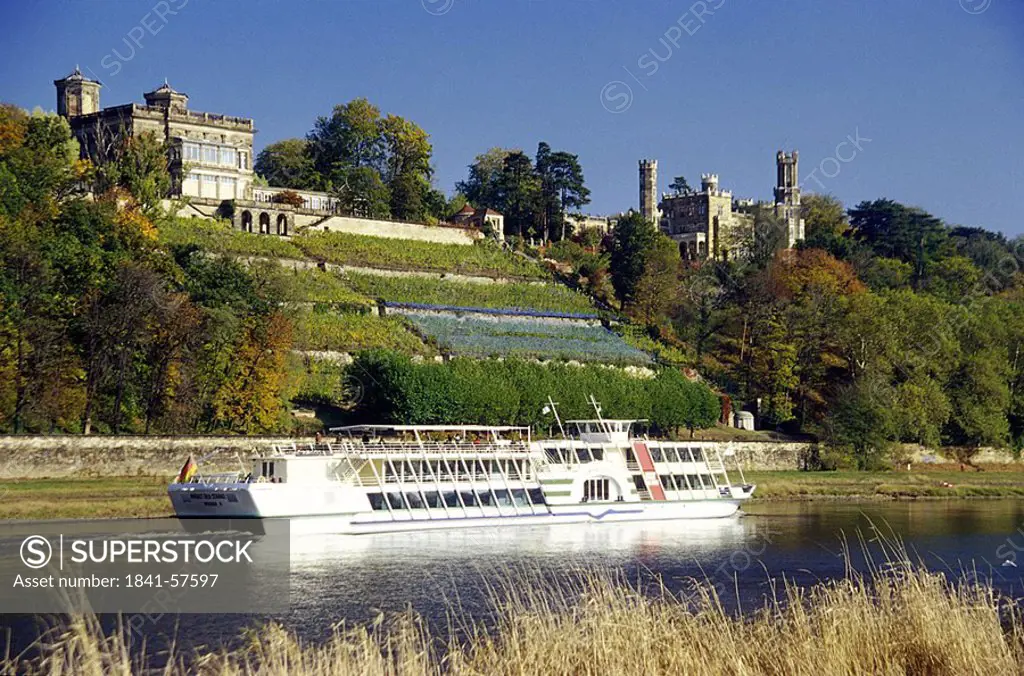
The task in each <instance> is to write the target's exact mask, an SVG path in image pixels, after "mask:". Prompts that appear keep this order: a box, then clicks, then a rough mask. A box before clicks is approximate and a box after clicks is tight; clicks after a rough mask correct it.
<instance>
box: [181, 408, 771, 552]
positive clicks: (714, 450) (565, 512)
mask: <svg viewBox="0 0 1024 676" xmlns="http://www.w3.org/2000/svg"><path fill="white" fill-rule="evenodd" d="M594 406H595V409H596V410H597V417H596V418H594V419H591V420H569V421H566V425H567V426H568V427H569V428H570V430H571V432H570V433H569V434H566V433H564V431H563V434H562V437H561V438H551V439H541V440H535V439H532V438H531V434H530V432H531V431H530V428H528V427H511V426H489V425H488V426H485V425H455V426H451V425H355V426H348V427H338V428H334V429H332V430H331V432H333V433H335V434H336V435H337V436H336V438H335V440H334V441H331V442H330V443H323V444H310V445H308V446H305V447H300V446H299V445H292V446H289V447H280V446H277V447H273V448H272V449H270V450H269V451H268V452H266V453H263V454H260V455H258V456H257V457H255V458H253V459H252V464H251V471H250V472H249V473H248V474H246V475H243V474H242V473H233V474H216V475H203V474H200V473H193V472H188V473H186V472H184V471H183V474H188V476H182V477H179V479H178V480H176V481H175V482H174V483H172V484H171V485H170V486H169V487H168V493H169V495H170V499H171V502H172V504H173V505H174V510H175V513H176V514H177V516H178V517H179V518H200V519H221V518H223V519H291V520H292V522H291V523H292V529H293V531H294V530H295V529H296V527H297V526H299V525H300V524H301V529H303V530H313V531H315V532H336V533H353V534H355V533H379V532H391V531H410V530H429V529H442V528H460V527H471V526H472V527H490V526H505V525H541V524H559V523H590V522H600V523H605V522H616V521H643V520H668V519H708V518H722V517H728V516H731V515H733V514H735V513H736V511H737V510H738V509H739V506H740V504H741V503H742V502H743V501H744V500H747V499H748V498H750V496H751V495H752V494H753V492H754V488H755V487H754V486H753V485H751V484H747V483H745V481H744V480H743V474H742V469H741V468H740V469H739V473H740V479H741V482H740V484H738V485H734V484H732V483H731V481H730V479H729V474H728V472H727V470H726V468H725V465H724V462H723V457H722V456H723V453H722V445H721V444H719V443H715V442H700V441H696V442H679V441H662V440H656V439H649V438H648V437H647V436H646V435H644V436H634V434H633V428H634V425H636V424H637V423H639V422H643V421H637V420H611V419H605V418H603V417H602V416H601V414H600V406H598V405H597V403H596V402H594ZM556 416H557V413H556ZM558 426H559V428H561V429H563V430H564V428H563V426H562V423H561V421H559V423H558ZM725 455H726V456H728V455H731V454H730V453H729V452H728V451H726V453H725Z"/></svg>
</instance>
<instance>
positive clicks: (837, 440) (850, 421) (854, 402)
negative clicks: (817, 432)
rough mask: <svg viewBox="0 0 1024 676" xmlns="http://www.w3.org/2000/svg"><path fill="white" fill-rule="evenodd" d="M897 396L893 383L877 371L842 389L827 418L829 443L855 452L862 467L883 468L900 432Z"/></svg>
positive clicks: (826, 437)
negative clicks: (896, 424) (896, 418)
mask: <svg viewBox="0 0 1024 676" xmlns="http://www.w3.org/2000/svg"><path fill="white" fill-rule="evenodd" d="M894 399H895V397H894V393H893V391H892V388H891V386H890V385H889V383H888V382H886V381H885V380H884V379H883V378H880V377H878V376H876V375H873V374H872V375H868V376H866V377H863V378H858V379H857V380H855V381H854V382H853V383H851V384H849V385H847V386H845V387H843V388H841V390H840V392H839V395H838V396H837V398H836V401H835V402H834V403H833V405H832V410H831V412H830V413H829V416H828V419H827V421H826V426H825V431H826V433H825V440H826V442H827V443H828V444H829V445H831V446H834V447H837V448H838V449H840V450H843V451H846V452H849V453H851V454H852V455H853V457H854V459H855V460H856V462H857V468H858V469H877V468H879V467H880V466H882V465H883V460H884V457H885V453H886V452H887V451H888V449H889V447H890V446H891V445H892V441H893V438H894V437H895V433H896V430H895V420H894V411H895V407H894V403H895V402H894Z"/></svg>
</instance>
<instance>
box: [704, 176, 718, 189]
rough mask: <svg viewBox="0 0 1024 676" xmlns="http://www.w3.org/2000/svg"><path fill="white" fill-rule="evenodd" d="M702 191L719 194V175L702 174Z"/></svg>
mask: <svg viewBox="0 0 1024 676" xmlns="http://www.w3.org/2000/svg"><path fill="white" fill-rule="evenodd" d="M700 191H701V192H718V174H701V175H700Z"/></svg>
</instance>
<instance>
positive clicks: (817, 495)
mask: <svg viewBox="0 0 1024 676" xmlns="http://www.w3.org/2000/svg"><path fill="white" fill-rule="evenodd" d="M982 469H983V470H984V471H980V472H979V471H975V470H973V469H970V468H968V470H967V471H964V472H961V471H959V469H958V467H957V466H956V465H926V466H918V467H916V468H914V469H913V471H910V472H906V471H887V472H857V471H852V470H847V471H836V472H792V471H781V472H747V473H746V475H745V476H746V480H747V481H748V482H750V483H756V484H757V491H756V492H755V494H754V501H756V502H770V501H804V500H915V499H964V498H1016V497H1024V470H1022V468H1018V467H1017V466H1016V465H992V466H983V467H982ZM732 476H733V480H734V481H739V476H738V475H736V474H735V473H733V474H732ZM169 479H170V477H152V476H132V477H99V478H84V477H75V478H67V477H61V478H52V479H4V480H0V519H102V518H118V517H162V516H170V515H171V505H170V502H169V501H168V499H167V482H168V481H169Z"/></svg>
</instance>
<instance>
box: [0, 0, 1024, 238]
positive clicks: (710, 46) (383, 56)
mask: <svg viewBox="0 0 1024 676" xmlns="http://www.w3.org/2000/svg"><path fill="white" fill-rule="evenodd" d="M166 2H167V4H166V5H163V6H161V3H158V2H156V0H145V1H144V2H129V1H126V0H78V1H74V2H56V1H53V2H49V1H46V0H40V1H38V2H18V1H16V0H7V1H6V2H4V3H3V5H2V10H0V11H2V14H0V16H2V18H3V21H2V24H0V99H2V100H6V101H9V102H12V103H15V104H18V105H20V106H23V107H26V108H33V107H35V106H42V107H43V108H44V109H47V110H52V109H54V108H55V94H54V89H53V85H52V81H53V80H54V79H56V78H58V77H61V76H63V75H65V74H67V73H68V72H69V71H71V70H72V69H73V68H74V66H75V65H76V64H80V65H81V67H82V69H83V71H85V72H86V73H87V74H88V73H90V72H91V73H93V74H95V76H97V77H99V79H101V80H102V81H103V82H104V84H105V85H106V87H105V88H104V90H103V92H102V99H101V102H102V104H103V105H113V104H118V103H126V102H129V101H141V98H142V92H143V91H147V90H149V89H153V88H155V87H156V86H157V85H159V84H160V83H162V82H163V80H164V78H165V77H166V78H167V79H168V80H169V81H170V83H171V84H172V85H173V86H174V87H176V88H177V89H180V90H182V91H185V92H186V93H188V94H189V95H190V97H191V102H190V105H191V106H192V107H193V108H194V109H196V110H203V111H209V112H220V113H227V114H233V115H241V116H249V117H253V118H255V120H256V126H257V128H258V129H259V133H258V134H257V140H256V145H257V149H259V148H261V147H263V146H264V145H266V144H268V143H271V142H273V141H275V140H279V139H283V138H287V137H292V136H302V135H304V134H305V132H306V131H307V130H308V129H309V128H310V127H311V125H312V123H313V120H314V119H315V117H316V116H317V115H323V114H327V113H329V111H330V110H331V107H332V106H333V105H334V104H336V103H339V102H344V101H348V100H350V99H352V98H354V97H358V96H365V97H367V98H368V99H370V100H371V101H373V102H374V103H376V104H377V105H378V106H380V107H381V108H382V109H383V110H384V111H387V112H394V113H397V114H400V115H403V116H405V117H408V118H410V119H412V120H414V121H415V122H417V123H418V124H419V125H420V126H422V127H423V128H424V129H425V130H426V131H427V132H429V133H430V135H431V138H432V140H433V144H434V161H435V166H436V182H437V185H438V186H439V187H440V188H442V189H444V190H445V191H447V192H450V191H451V190H452V188H453V186H454V184H455V181H457V180H459V179H460V178H463V177H464V176H465V173H466V165H467V164H468V163H469V162H471V161H472V159H473V157H474V156H475V155H476V154H478V153H480V152H482V151H484V150H486V149H487V148H489V147H492V146H506V147H522V148H524V149H525V150H527V151H528V152H529V153H530V154H532V153H533V152H534V150H535V149H536V145H537V142H538V141H540V140H545V141H547V142H548V143H550V144H551V146H552V147H553V148H555V149H564V150H569V151H571V152H574V153H577V154H578V155H579V156H580V159H581V161H582V163H583V167H584V170H585V173H586V177H587V182H588V185H589V186H590V188H591V190H592V191H593V203H592V204H591V205H590V207H589V208H588V210H589V211H591V212H592V213H611V212H617V211H620V210H623V209H626V208H629V207H635V206H636V205H637V160H638V159H639V158H642V157H651V158H657V159H658V160H659V161H660V172H661V181H660V183H661V188H662V190H665V189H666V187H667V185H668V183H669V181H670V180H671V177H672V176H673V175H675V174H684V175H686V176H687V177H688V178H689V179H690V183H691V184H695V183H698V182H699V178H700V174H701V172H715V173H718V174H719V175H720V178H721V184H722V186H723V187H724V188H728V189H732V190H733V192H734V194H736V195H740V196H749V197H755V198H763V199H767V198H769V197H770V195H771V188H772V186H773V182H774V153H775V151H776V150H778V149H780V148H783V147H785V148H787V149H789V148H798V149H799V150H800V155H801V167H800V169H801V179H802V182H803V184H804V186H805V189H813V190H817V191H823V188H824V191H828V192H831V193H833V194H835V195H836V196H838V197H839V198H840V199H842V200H843V201H844V202H846V203H847V204H848V205H852V204H854V203H856V202H857V201H859V200H862V199H873V198H876V197H882V196H885V197H890V198H893V199H897V200H900V201H903V202H906V203H910V204H916V205H919V206H922V207H924V208H926V209H928V210H930V211H932V212H934V213H935V214H936V215H938V216H941V217H942V218H944V219H946V220H947V221H949V222H951V223H959V224H965V225H982V226H985V227H988V228H991V229H996V230H1002V231H1004V232H1006V233H1007V234H1011V235H1016V234H1021V233H1024V220H1022V219H1021V217H1020V205H1021V203H1022V202H1024V199H1022V198H1024V165H1022V163H1024V125H1022V124H1021V122H1022V117H1021V114H1022V111H1024V77H1022V76H1024V31H1022V29H1024V2H1021V1H1020V0H919V1H915V0H885V1H883V0H792V1H789V2H765V1H764V0H757V1H755V0H706V3H704V4H705V5H706V7H707V8H708V10H709V11H710V9H711V8H715V7H717V9H715V10H714V12H713V14H710V13H709V14H705V15H704V16H703V17H699V18H698V17H696V16H695V14H697V13H700V12H701V11H702V8H701V3H697V5H696V6H695V7H694V9H693V10H691V9H690V7H691V6H692V4H691V0H683V1H682V2H679V1H676V2H663V1H655V0H650V1H646V0H631V1H628V2H627V1H620V2H614V1H612V0H591V1H583V0H579V1H573V0H534V1H532V2H527V1H517V0H331V1H328V0H321V1H318V2H302V1H290V2H270V1H245V2H243V1H242V0H166ZM167 8H170V9H172V10H173V9H175V8H178V10H177V14H175V15H171V14H168V13H166V11H164V10H166V9H167ZM161 11H163V13H164V18H163V19H160V18H159V17H158V16H157V14H159V13H160V12H161ZM147 13H149V16H148V18H145V23H148V24H149V29H148V30H147V29H145V28H141V27H140V24H141V23H143V21H144V17H146V15H147ZM673 26H675V28H673ZM142 31H145V34H144V35H143V36H142V37H138V36H139V34H140V33H141V32H142ZM149 31H156V34H155V35H154V34H151V33H150V32H149ZM132 36H135V37H136V41H137V42H138V43H139V44H141V47H139V46H137V45H136V44H133V43H132V42H131V37H132ZM126 41H127V42H126ZM128 45H131V47H129V46H128ZM132 48H134V55H133V54H132V51H133V49H132ZM115 50H116V52H115ZM652 50H653V52H652ZM645 55H646V56H645ZM656 56H657V57H659V58H660V59H661V60H660V61H659V60H656V58H655V57H656ZM122 57H123V58H122ZM118 66H119V72H115V71H116V70H117V69H118ZM655 66H656V70H655ZM616 81H618V82H616ZM609 83H611V84H609ZM623 83H624V84H623ZM625 85H628V86H629V87H630V89H631V93H632V96H631V97H630V91H629V90H627V89H626V88H625ZM627 103H629V105H628V107H626V104H627ZM606 107H607V108H611V109H612V110H619V109H621V108H625V110H624V111H623V112H619V113H617V114H613V113H611V112H608V110H606ZM858 130H859V136H860V137H861V138H862V139H870V141H864V140H862V141H861V142H860V143H859V145H860V146H861V148H860V149H859V150H858V149H856V148H854V147H853V146H852V145H846V146H843V147H840V148H839V149H838V152H837V145H838V144H839V143H840V142H842V141H843V140H844V139H846V138H847V136H848V135H855V134H856V133H857V132H858ZM837 154H838V156H839V157H840V158H841V159H843V160H844V161H843V162H840V161H838V160H836V159H832V160H830V159H829V158H835V157H836V155H837ZM815 167H819V168H820V170H819V173H818V174H817V176H816V178H819V179H820V180H821V184H818V183H817V182H816V181H815V179H814V178H810V177H809V175H810V173H811V171H812V170H814V169H815ZM825 174H828V175H831V177H826V176H825Z"/></svg>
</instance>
